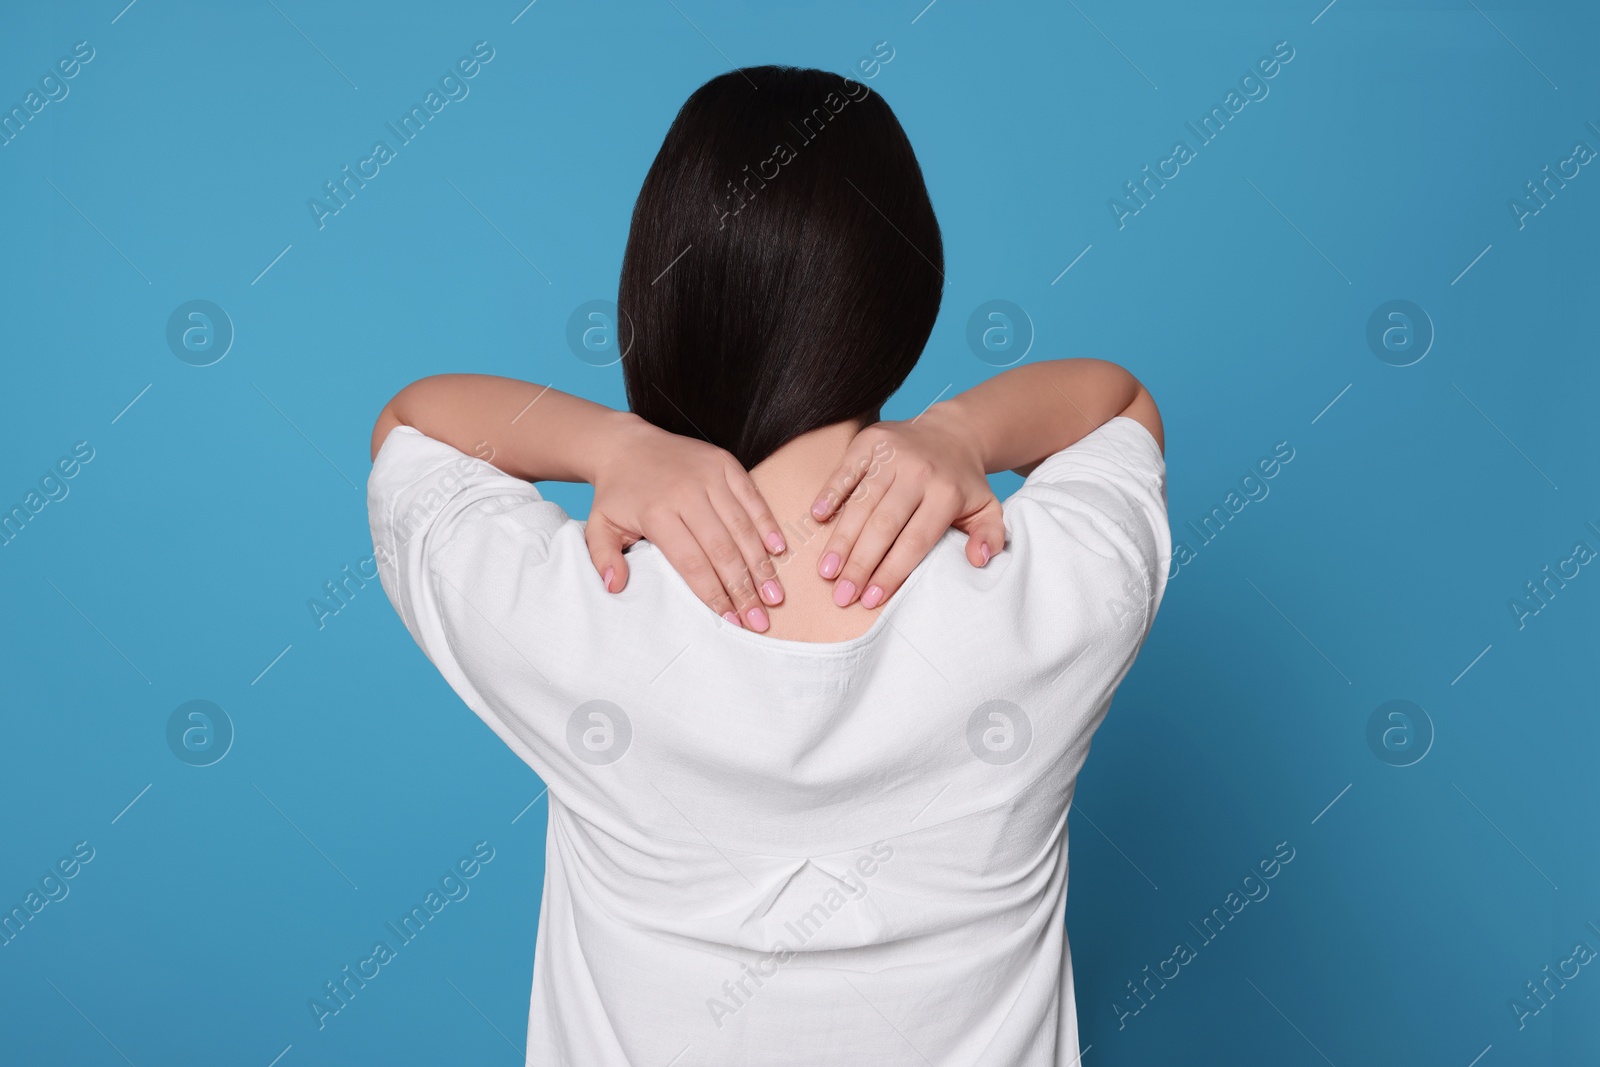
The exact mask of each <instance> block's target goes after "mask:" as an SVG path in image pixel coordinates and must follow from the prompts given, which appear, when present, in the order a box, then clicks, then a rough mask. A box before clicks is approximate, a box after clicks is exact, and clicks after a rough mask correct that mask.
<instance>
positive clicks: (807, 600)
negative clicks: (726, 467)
mask: <svg viewBox="0 0 1600 1067" xmlns="http://www.w3.org/2000/svg"><path fill="white" fill-rule="evenodd" d="M871 421H876V415H874V416H873V417H872V420H871ZM864 424H865V423H864V422H862V421H858V420H855V419H848V420H846V421H844V422H838V423H834V424H832V425H830V426H823V427H820V428H818V429H815V430H812V431H810V432H809V433H804V434H801V435H800V436H799V437H796V438H795V439H794V440H792V441H789V442H788V443H786V444H784V445H783V447H781V448H779V449H778V450H777V451H776V452H774V453H772V455H770V456H768V457H767V458H766V459H764V460H762V461H761V462H760V463H758V464H756V466H755V467H754V468H752V469H751V471H750V478H751V480H752V481H754V482H755V483H756V488H757V489H759V490H761V495H762V496H763V497H765V498H766V501H767V506H768V507H770V508H771V509H772V514H773V517H774V518H776V519H777V520H778V528H779V530H781V531H782V532H783V539H784V542H785V545H786V550H785V551H784V552H783V554H782V555H780V556H777V557H775V558H774V559H775V562H776V563H777V565H778V581H779V583H780V584H781V585H782V586H783V592H784V599H783V603H782V604H779V605H777V606H776V607H769V608H768V609H767V615H768V618H769V619H770V620H771V622H772V626H771V629H769V630H767V636H769V637H781V638H788V639H790V640H795V641H842V640H846V639H848V638H851V637H855V636H857V635H859V634H861V633H864V632H865V631H866V630H867V628H868V627H870V626H871V625H872V621H873V619H874V617H875V612H874V611H871V610H868V609H867V608H863V607H862V606H861V604H860V602H859V600H858V601H857V602H856V603H854V604H852V605H851V606H850V607H848V608H841V607H838V606H836V605H835V604H834V603H833V582H831V581H828V580H826V579H824V578H823V577H822V576H821V575H820V574H819V573H818V572H817V568H818V565H819V563H820V562H821V560H822V556H823V553H824V552H825V551H826V550H827V547H828V542H829V540H830V539H831V538H832V536H833V530H834V522H833V520H830V521H829V522H827V523H819V522H817V520H816V519H815V518H814V517H813V516H812V514H811V505H812V504H813V503H815V502H816V499H817V497H818V496H819V495H820V494H821V492H822V489H823V486H825V485H826V484H827V482H828V480H829V479H830V478H831V477H832V476H833V474H834V472H835V471H837V470H838V469H839V465H840V464H841V463H842V462H843V460H844V455H845V451H846V450H847V449H848V448H849V447H850V442H851V441H852V440H853V439H854V438H855V435H856V433H857V432H858V431H859V430H860V429H861V427H862V426H863V425H864Z"/></svg>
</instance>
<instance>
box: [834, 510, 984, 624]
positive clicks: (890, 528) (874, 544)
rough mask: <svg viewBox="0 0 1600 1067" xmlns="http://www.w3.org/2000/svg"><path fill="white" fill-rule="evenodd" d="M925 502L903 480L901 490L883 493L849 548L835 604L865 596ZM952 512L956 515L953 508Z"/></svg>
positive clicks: (944, 524)
mask: <svg viewBox="0 0 1600 1067" xmlns="http://www.w3.org/2000/svg"><path fill="white" fill-rule="evenodd" d="M924 499H925V498H924V496H923V494H922V492H921V491H920V490H917V489H914V488H912V486H911V483H910V482H909V481H902V482H901V483H900V485H899V486H898V487H896V488H893V489H890V490H889V491H888V492H887V493H885V494H884V497H883V499H882V500H881V501H879V502H878V506H877V507H875V508H873V509H872V515H871V516H870V517H869V518H868V519H867V522H866V525H865V526H863V527H862V529H861V535H860V536H859V537H857V538H856V543H855V545H854V546H852V547H851V549H850V557H849V558H848V559H847V560H846V561H845V564H844V567H843V568H842V569H841V570H840V571H839V578H838V580H837V581H836V582H834V583H833V602H834V603H835V604H837V605H839V606H840V607H841V608H845V607H849V606H850V604H851V603H852V602H854V601H855V599H856V597H857V596H858V595H861V596H865V590H866V586H867V579H869V578H871V577H872V574H873V572H874V571H875V570H877V569H878V564H879V563H880V562H882V560H883V557H884V556H886V555H888V553H889V549H890V548H892V547H893V546H894V545H895V544H896V543H898V541H899V539H900V538H902V537H904V536H905V530H906V523H908V522H909V521H910V520H911V516H913V515H915V514H917V512H918V510H919V508H920V507H921V505H922V504H923V502H924ZM950 510H951V511H952V512H953V511H954V508H953V507H952V508H951V509H950ZM950 518H951V516H950V515H945V516H944V519H943V522H942V523H941V524H940V526H939V530H940V532H941V533H942V532H943V531H944V530H945V529H946V528H947V527H948V526H949V524H950ZM929 544H931V542H924V543H923V544H922V546H921V547H922V551H923V552H924V553H926V551H927V548H928V545H929ZM918 558H919V559H920V558H921V557H920V556H919V557H918ZM882 592H883V591H882V590H881V589H880V590H879V591H878V593H879V594H880V595H877V596H876V599H874V600H873V602H872V603H871V604H867V605H866V606H867V607H869V608H871V607H876V606H877V605H878V604H879V603H881V602H882V599H883V597H882V596H881V593H882Z"/></svg>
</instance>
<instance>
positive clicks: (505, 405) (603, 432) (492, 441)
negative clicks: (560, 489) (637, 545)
mask: <svg viewBox="0 0 1600 1067" xmlns="http://www.w3.org/2000/svg"><path fill="white" fill-rule="evenodd" d="M397 426H411V427H413V428H415V429H417V430H420V431H421V432H422V433H424V434H426V435H427V436H429V437H431V438H433V439H434V440H436V441H442V442H444V443H445V444H447V445H450V446H452V447H453V448H456V449H458V450H459V451H462V452H465V453H467V454H468V455H474V456H477V457H479V458H480V459H483V460H485V461H486V462H489V463H492V464H494V466H496V467H498V468H499V469H500V470H502V471H504V472H505V473H507V474H510V475H512V476H513V477H517V478H522V479H524V480H526V481H562V482H588V483H589V484H591V485H593V486H594V487H595V496H594V506H593V508H592V509H591V510H590V513H589V522H588V526H587V534H586V537H587V541H588V545H589V553H590V556H591V558H592V561H593V563H594V567H595V571H596V572H597V573H598V574H600V575H601V577H602V579H603V580H604V581H605V583H606V588H607V589H608V590H610V591H612V592H616V591H617V590H620V589H621V588H622V587H623V586H624V585H626V584H627V580H628V564H627V560H626V558H625V557H624V556H623V552H622V550H623V548H624V547H626V546H627V545H630V544H632V543H633V542H634V541H637V540H639V539H640V538H649V540H650V541H651V543H652V544H654V545H656V546H657V547H659V548H660V549H661V551H662V554H663V555H664V556H665V557H666V558H667V560H668V562H670V563H671V564H672V565H673V568H674V569H675V570H677V571H678V573H679V574H681V575H682V576H683V578H684V580H685V581H686V582H687V583H688V584H689V586H690V588H692V589H693V590H694V591H695V593H696V595H698V596H699V597H700V599H701V600H703V601H704V602H705V603H706V604H708V605H709V606H710V607H711V608H712V610H714V611H716V612H717V613H718V614H720V615H723V616H724V617H726V618H730V619H731V621H734V622H738V623H739V624H741V625H744V626H748V627H749V628H751V629H754V630H758V631H759V630H765V629H767V627H768V624H769V623H768V619H767V615H766V612H765V611H764V610H763V608H762V605H761V601H762V599H765V600H766V601H767V603H769V604H776V603H779V602H780V601H781V600H782V599H783V590H782V587H781V586H780V585H779V584H778V580H777V568H776V567H775V566H774V564H773V562H772V559H771V555H769V553H772V554H776V553H781V552H782V551H783V550H784V547H785V546H784V543H783V537H782V535H781V534H780V533H779V532H778V523H777V520H776V519H774V518H773V516H772V513H771V511H770V510H769V509H768V508H767V505H766V501H765V500H764V499H763V498H762V496H761V493H760V492H759V491H758V490H757V489H756V486H755V483H754V482H752V481H751V480H750V476H749V474H748V473H746V471H745V470H744V468H743V467H741V466H740V465H739V463H738V461H737V460H735V459H734V458H733V456H732V455H730V454H729V453H727V452H725V451H724V450H722V449H720V448H717V447H715V446H713V445H711V444H708V443H706V442H704V441H697V440H694V439H693V438H688V437H681V436H679V435H677V434H673V433H669V432H667V431H665V430H662V429H660V428H658V427H656V426H652V425H651V424H649V423H647V422H645V421H644V420H643V419H641V418H639V417H638V416H637V415H634V414H632V413H631V412H626V411H615V410H613V409H611V408H608V407H605V406H603V405H601V404H594V403H591V402H590V401H587V400H584V399H582V398H580V397H575V396H571V395H569V394H567V393H562V392H560V391H558V390H555V389H550V388H548V387H545V386H540V385H536V384H534V383H532V382H524V381H518V380H516V379H513V378H501V377H495V376H492V375H484V374H440V375H434V376H433V377H429V378H422V379H420V380H418V381H415V382H412V383H411V384H410V385H408V386H406V387H405V388H404V389H402V390H400V392H399V393H397V394H395V396H394V398H393V399H392V400H390V401H389V403H388V404H387V405H385V407H384V409H383V411H382V412H381V413H380V414H379V415H378V421H377V424H376V425H375V426H374V427H373V430H372V456H373V458H374V459H376V458H377V455H378V450H379V448H381V447H382V445H383V441H384V439H385V438H386V437H388V436H389V432H390V431H391V430H393V429H394V428H395V427H397ZM758 590H759V593H758Z"/></svg>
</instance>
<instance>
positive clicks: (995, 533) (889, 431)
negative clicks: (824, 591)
mask: <svg viewBox="0 0 1600 1067" xmlns="http://www.w3.org/2000/svg"><path fill="white" fill-rule="evenodd" d="M841 504H842V506H841ZM811 514H812V515H813V517H815V518H816V519H817V520H818V521H821V522H826V521H827V520H828V519H829V518H830V517H831V516H837V518H835V519H834V524H833V526H834V529H833V534H832V536H831V537H830V538H829V540H828V544H827V547H826V548H825V549H824V550H823V553H822V559H821V561H820V563H819V564H818V573H820V574H821V575H822V577H823V578H826V579H830V580H832V581H833V583H834V589H833V602H834V603H835V604H837V605H839V606H840V607H848V606H849V605H850V604H852V603H854V602H855V601H856V600H857V599H859V600H860V601H861V604H862V606H863V607H866V608H876V607H878V606H880V605H881V604H883V603H884V602H885V601H887V600H888V599H889V598H890V597H891V596H893V595H894V594H895V592H896V591H897V590H898V589H899V588H900V586H901V585H902V584H903V583H904V582H905V580H906V578H907V576H909V575H910V574H911V572H912V570H914V569H915V568H916V566H917V564H918V563H921V562H922V559H923V557H924V556H926V555H927V554H928V552H929V551H930V550H931V549H932V548H933V546H934V545H935V544H936V543H937V542H938V540H939V538H940V537H942V536H944V532H945V531H946V530H948V529H949V528H950V527H952V526H954V527H955V528H956V529H958V530H961V531H963V532H964V533H966V535H967V560H968V561H969V562H970V563H972V565H973V566H975V567H982V566H984V565H985V564H986V563H988V562H989V560H990V558H991V557H993V556H994V554H995V553H997V552H999V551H1000V550H1001V549H1002V548H1004V547H1005V541H1006V528H1005V522H1004V519H1003V518H1002V515H1001V511H1000V500H999V498H998V497H996V496H995V495H994V490H992V489H990V488H989V480H988V478H987V477H986V474H985V471H984V463H983V457H982V456H981V455H980V453H979V451H978V447H977V443H976V440H975V435H973V434H972V433H970V432H969V431H967V429H966V428H965V427H964V426H963V425H962V424H961V423H960V422H959V420H958V419H957V417H956V415H955V414H954V413H953V411H951V410H950V409H949V408H945V407H941V406H940V405H934V406H933V407H931V408H929V409H928V410H927V411H925V412H923V413H922V414H921V415H919V416H917V417H916V418H914V419H911V420H910V421H907V422H878V423H873V424H872V425H871V426H868V427H866V428H865V429H863V430H861V431H860V432H859V433H858V434H856V436H855V438H854V439H853V440H852V441H851V443H850V447H849V449H848V450H846V452H845V456H844V460H843V461H842V462H841V463H840V465H839V469H838V470H837V471H835V472H834V474H833V476H832V477H830V478H829V479H828V482H827V484H826V486H825V487H824V488H823V490H822V493H821V495H820V496H818V498H817V501H816V503H815V504H813V505H812V506H811Z"/></svg>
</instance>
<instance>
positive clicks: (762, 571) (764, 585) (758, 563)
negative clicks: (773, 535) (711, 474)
mask: <svg viewBox="0 0 1600 1067" xmlns="http://www.w3.org/2000/svg"><path fill="white" fill-rule="evenodd" d="M710 497H711V506H712V507H713V508H715V509H716V512H717V515H718V516H719V517H720V518H721V519H722V524H723V526H725V527H726V528H727V530H728V533H729V534H730V535H731V536H732V537H733V543H734V544H735V545H736V546H738V549H739V553H740V555H741V556H742V557H743V558H744V565H745V569H746V570H747V571H748V572H749V575H750V578H751V579H752V580H753V582H754V583H755V587H756V592H757V595H758V596H759V597H760V598H761V599H762V600H764V601H766V602H767V603H768V604H781V603H783V586H782V585H780V584H779V583H778V567H777V565H776V564H775V563H773V562H772V557H771V556H770V555H768V554H767V548H766V546H765V545H763V544H762V543H761V534H760V533H759V532H757V528H756V524H755V521H754V520H753V519H751V517H750V513H749V512H748V511H746V510H745V506H744V505H743V504H742V503H740V502H739V498H738V497H736V496H734V493H733V489H732V487H731V486H730V487H728V488H726V489H723V488H720V487H716V486H713V487H712V488H711V490H710Z"/></svg>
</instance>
